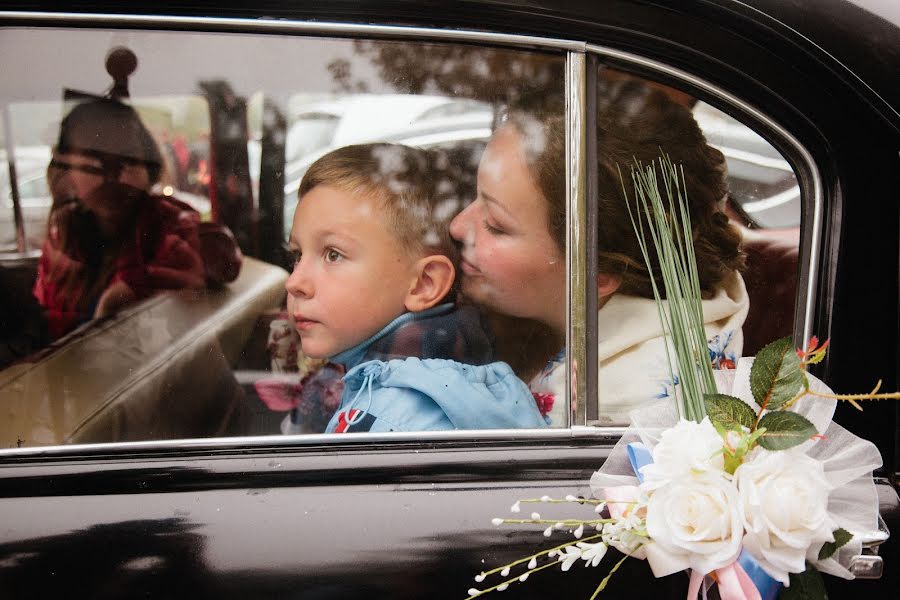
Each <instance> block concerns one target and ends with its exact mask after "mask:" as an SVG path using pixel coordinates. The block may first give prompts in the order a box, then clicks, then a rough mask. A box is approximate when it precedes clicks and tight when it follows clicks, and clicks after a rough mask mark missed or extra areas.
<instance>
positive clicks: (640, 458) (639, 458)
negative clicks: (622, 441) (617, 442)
mask: <svg viewBox="0 0 900 600" xmlns="http://www.w3.org/2000/svg"><path fill="white" fill-rule="evenodd" d="M627 448H628V460H629V462H631V469H632V470H633V471H634V475H635V477H637V478H638V481H639V482H640V483H644V476H643V475H642V474H641V467H643V466H644V465H649V464H653V454H652V453H651V452H650V449H649V448H648V447H647V446H645V445H644V444H642V443H640V442H631V443H630V444H628V446H627Z"/></svg>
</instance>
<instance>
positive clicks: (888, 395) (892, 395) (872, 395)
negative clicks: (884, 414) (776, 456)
mask: <svg viewBox="0 0 900 600" xmlns="http://www.w3.org/2000/svg"><path fill="white" fill-rule="evenodd" d="M879 389H881V380H880V379H879V380H878V383H877V384H875V387H874V388H873V389H872V391H871V392H869V393H867V394H823V393H821V392H814V391H812V390H803V391H802V392H800V393H799V394H797V395H796V396H794V397H793V398H791V400H790V401H788V402H787V403H786V404H785V405H784V408H785V409H787V408H790V407H791V406H793V405H794V404H796V403H797V401H799V400H800V399H801V398H803V397H804V396H807V395H808V396H816V397H818V398H825V399H827V400H845V401H847V402H849V403H850V404H852V405H853V407H854V408H855V409H856V410H862V407H861V406H860V405H859V404H857V401H859V400H900V392H884V393H881V394H879V393H878V390H879Z"/></svg>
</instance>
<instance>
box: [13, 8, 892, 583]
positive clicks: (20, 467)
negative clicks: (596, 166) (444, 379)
mask: <svg viewBox="0 0 900 600" xmlns="http://www.w3.org/2000/svg"><path fill="white" fill-rule="evenodd" d="M564 4H565V5H564V6H557V5H555V4H554V3H549V2H540V1H518V0H509V1H503V2H499V1H493V0H486V1H482V0H477V1H476V0H471V1H470V0H466V1H461V2H455V3H442V2H431V1H428V2H407V1H400V0H393V1H377V2H358V1H351V0H347V1H343V0H336V1H333V2H328V3H316V2H269V1H267V0H260V1H259V2H257V3H255V4H253V5H252V6H251V5H250V4H247V5H244V6H232V5H230V4H228V3H225V4H223V3H211V2H201V1H199V0H198V1H188V2H177V3H169V2H156V3H141V2H135V3H131V4H129V5H128V6H123V5H122V4H121V3H115V2H91V3H88V4H86V5H82V6H78V7H77V8H74V7H72V6H69V5H61V4H58V3H49V2H11V3H6V4H5V5H4V7H3V9H2V11H0V27H2V33H0V71H2V72H3V73H4V76H3V83H2V84H0V89H2V94H0V104H2V106H0V108H2V110H3V121H2V123H0V125H2V126H0V137H2V139H3V141H4V148H5V154H4V156H5V157H6V164H4V165H3V168H4V169H9V176H8V177H3V178H0V183H2V184H3V186H4V189H0V198H2V199H3V200H2V201H0V210H3V211H7V214H4V215H2V217H0V219H2V223H4V227H3V228H2V231H3V235H4V236H5V237H4V238H3V239H0V250H2V251H0V282H2V285H3V289H2V290H0V295H2V296H3V297H4V298H3V311H4V314H3V315H0V324H2V328H3V330H2V335H3V337H4V339H3V345H2V346H0V360H2V367H0V598H49V597H76V598H82V597H83V598H232V597H233V598H247V597H249V598H316V599H318V598H351V597H360V598H362V597H365V598H419V597H422V598H465V597H466V596H467V595H468V594H467V590H468V589H469V588H471V587H472V586H473V580H472V577H473V576H474V575H476V574H477V573H479V572H480V571H482V570H484V569H485V568H487V567H493V566H495V565H499V564H503V563H505V562H509V561H510V560H513V559H515V558H517V557H519V556H523V555H527V554H528V553H530V552H533V550H531V549H532V548H533V547H534V546H535V545H536V544H541V543H542V540H543V538H542V536H541V531H540V530H538V529H530V528H527V527H522V528H503V529H497V528H495V527H494V526H493V525H492V524H491V520H492V518H493V517H496V516H503V515H504V513H506V512H507V510H508V507H509V505H510V504H512V503H513V502H515V501H516V499H519V498H538V497H541V496H543V495H549V496H552V497H563V496H565V495H567V494H570V493H574V494H580V495H585V496H587V495H589V493H590V489H589V487H588V480H589V479H590V476H591V473H592V472H593V471H595V470H596V469H597V468H599V467H600V465H601V464H602V463H603V462H604V460H605V459H606V457H607V456H609V453H610V451H611V449H612V447H613V446H614V445H615V443H616V441H617V440H618V439H619V438H620V436H621V435H622V433H623V431H624V427H625V425H626V424H625V423H608V422H601V421H600V420H598V415H597V404H598V398H597V395H598V392H597V384H596V381H597V379H596V378H597V373H596V370H595V369H593V368H591V367H588V368H586V369H584V368H582V369H581V370H580V371H579V375H581V376H579V377H577V378H571V380H570V381H569V382H568V385H569V386H570V389H571V396H572V398H574V399H576V400H577V401H573V404H572V411H571V414H572V415H573V417H572V422H570V423H561V424H560V423H558V424H557V425H564V426H556V427H554V428H550V429H540V430H486V431H450V432H418V433H392V434H371V433H363V434H356V435H345V436H341V435H330V434H317V433H309V434H303V435H282V434H281V429H280V427H281V424H282V420H283V419H284V416H285V414H284V413H279V412H273V411H272V410H270V409H269V408H268V407H267V406H266V405H264V404H263V403H262V402H261V401H260V398H259V397H258V396H257V393H256V389H257V388H256V386H255V385H254V384H255V383H257V382H259V381H260V380H267V379H271V378H272V377H273V374H272V370H273V366H272V356H271V355H270V352H269V349H267V344H268V343H269V335H270V331H271V329H270V326H271V323H272V322H273V320H277V319H278V318H279V314H280V312H281V311H282V310H283V307H284V301H285V290H284V282H285V280H286V278H287V275H288V271H287V270H286V269H288V268H289V267H290V262H289V257H288V256H287V252H286V246H285V240H284V231H285V229H286V228H285V223H284V215H285V207H284V205H285V203H286V202H287V203H291V202H294V201H295V199H293V198H288V199H287V200H286V199H285V186H286V185H288V187H291V186H292V185H293V183H292V181H286V178H285V172H286V166H287V167H288V170H290V164H291V162H292V161H293V163H296V164H297V165H307V164H308V162H309V159H312V158H314V157H315V153H316V152H319V153H321V152H322V151H323V149H324V148H329V147H331V146H332V145H340V138H339V137H337V133H336V132H338V131H341V129H340V128H341V127H344V128H349V129H350V130H351V131H352V135H351V136H350V137H349V138H348V139H349V140H350V141H349V142H347V143H350V142H352V141H354V140H401V141H405V142H407V143H413V144H418V145H422V146H424V147H440V148H443V149H446V150H447V151H448V152H449V153H450V155H451V156H453V157H454V159H453V160H454V161H456V163H457V166H458V167H459V168H458V171H459V173H460V177H461V179H463V180H465V178H466V175H465V174H468V176H470V177H471V176H474V170H475V168H476V167H477V164H478V158H479V156H480V152H481V151H482V149H483V147H484V143H485V142H486V140H487V138H488V137H489V135H490V131H491V129H492V127H494V126H496V124H497V119H498V115H500V114H501V113H502V112H503V111H504V110H505V109H506V108H508V107H510V106H524V107H527V108H533V109H536V110H538V109H539V110H542V111H550V112H555V113H557V114H558V115H560V116H562V117H564V118H565V123H566V128H567V134H568V135H567V155H566V160H567V165H566V167H567V172H568V174H569V175H568V176H569V178H570V181H571V185H570V189H569V190H568V194H569V196H568V201H569V202H568V206H569V212H568V215H567V221H568V223H567V227H568V230H569V232H570V235H569V238H568V239H569V240H570V241H569V246H568V259H569V260H568V263H569V267H568V268H569V269H570V271H569V274H570V278H571V281H572V283H571V285H570V291H569V298H568V313H569V335H568V345H567V351H568V352H567V355H568V356H569V360H570V361H571V362H570V364H572V365H590V364H592V362H593V364H596V353H595V352H592V348H594V349H595V348H596V344H597V338H598V332H597V330H596V321H595V320H594V319H591V318H589V315H591V314H592V313H593V314H595V311H596V303H597V298H596V293H594V292H595V291H594V292H592V291H591V290H590V288H591V287H592V286H590V285H586V284H585V282H586V281H591V280H592V277H593V270H594V269H596V256H592V255H591V254H592V253H590V252H588V251H587V250H586V248H588V247H589V246H588V245H587V244H586V241H585V240H586V238H585V236H586V235H587V238H588V240H590V234H589V232H588V223H591V222H593V221H592V219H594V218H596V214H595V213H596V209H595V206H596V205H595V200H596V199H595V198H593V197H592V193H593V191H592V190H593V187H592V184H591V182H590V173H589V169H588V167H587V165H590V164H593V163H592V161H594V156H595V153H596V152H597V148H596V144H594V143H592V142H591V141H590V140H591V135H590V133H591V131H592V129H591V128H593V127H595V126H596V123H595V120H594V119H593V118H592V117H591V115H592V114H595V113H596V104H597V102H598V93H599V92H598V90H602V89H603V88H604V86H605V85H607V84H609V83H610V82H623V81H624V82H627V83H629V84H632V85H636V86H642V87H644V88H648V89H650V88H652V89H654V90H662V91H663V92H664V93H665V94H666V95H668V96H669V98H671V99H673V100H675V101H677V102H680V103H682V104H684V105H685V106H687V107H689V108H690V110H691V111H692V112H693V114H694V116H695V118H696V120H697V122H698V123H699V124H700V126H701V128H702V129H703V131H704V134H705V135H706V137H707V139H708V140H709V141H710V143H711V144H712V145H714V146H716V147H717V148H719V149H720V150H721V151H722V152H723V154H724V155H725V157H726V159H727V161H728V170H729V187H730V199H729V201H728V202H729V206H728V214H729V215H730V217H731V218H732V220H733V222H734V223H735V224H737V225H738V226H739V227H740V228H741V230H742V232H743V233H744V240H745V242H744V250H745V252H746V254H747V258H748V266H747V271H746V272H745V273H744V279H745V281H746V282H747V289H748V294H749V296H750V306H751V308H750V313H749V314H748V317H747V321H746V323H745V325H744V329H745V332H746V341H745V349H744V354H745V355H753V354H755V353H756V352H757V351H758V350H759V348H760V347H761V346H762V345H763V344H764V343H765V342H768V341H771V340H773V339H775V338H777V337H780V336H785V335H787V336H792V337H793V340H794V342H795V345H801V344H802V343H803V340H806V339H808V338H809V337H810V336H812V335H817V336H818V337H819V338H821V339H825V338H828V339H830V340H831V349H830V351H829V354H828V357H827V359H826V360H825V361H824V362H823V363H822V364H820V365H817V366H816V367H815V369H814V370H813V371H812V372H813V373H814V374H815V375H816V376H818V377H819V378H821V379H822V380H824V381H825V382H826V383H827V384H828V385H829V386H830V387H832V388H833V389H834V390H837V391H839V392H858V391H863V390H869V389H871V388H872V386H873V385H874V383H875V382H876V381H878V380H882V382H883V383H882V389H883V390H894V389H898V386H900V356H898V350H900V343H898V340H900V299H898V290H900V279H898V277H900V275H898V274H900V263H898V260H900V241H898V240H900V210H898V204H897V199H898V197H900V178H898V175H897V173H898V170H900V86H898V85H897V73H898V72H900V12H898V11H897V10H896V9H895V8H894V6H893V5H892V4H891V3H888V2H881V3H879V2H871V1H866V2H863V1H862V0H827V1H822V2H817V3H814V4H811V3H799V2H783V1H778V0H744V1H740V2H739V1H737V0H715V1H713V0H693V1H690V2H687V1H681V0H658V1H653V2H650V1H644V0H614V1H609V2H569V3H564ZM72 11H77V12H72ZM117 47H125V48H127V49H128V50H129V51H130V52H131V53H132V55H133V56H134V57H136V59H137V65H136V70H134V72H133V73H132V74H131V76H130V79H129V87H130V90H129V92H130V98H131V103H132V104H133V106H135V107H136V109H137V110H138V112H139V114H140V116H141V119H142V120H143V121H144V123H145V124H146V126H147V128H148V130H149V131H150V132H151V133H152V135H153V136H154V138H155V139H156V141H157V143H158V144H159V146H160V147H161V148H162V150H163V155H164V159H165V162H166V167H167V169H166V171H167V174H168V175H167V177H164V178H163V179H161V181H160V182H159V188H158V189H156V190H155V192H154V193H157V194H159V195H161V196H166V197H171V198H175V199H178V198H180V199H182V200H184V201H186V202H187V204H190V205H191V206H193V207H194V208H196V209H198V211H199V213H201V216H202V218H203V219H204V220H207V221H211V222H215V223H219V224H224V225H227V226H228V227H229V228H230V229H231V231H232V232H233V234H234V238H235V240H236V241H237V243H238V244H239V245H240V247H241V250H242V252H243V255H244V260H243V266H242V268H241V272H240V275H239V276H238V277H237V279H235V280H234V281H233V282H231V283H228V284H225V285H218V286H212V287H210V288H208V289H205V290H201V291H175V292H172V291H169V292H164V293H161V294H157V295H154V296H152V297H150V298H148V299H145V300H143V301H141V302H138V303H136V304H134V305H131V306H129V307H127V308H126V309H124V310H123V311H122V312H119V313H118V314H117V315H115V316H112V317H106V318H103V319H99V320H93V321H90V322H87V323H84V324H82V325H80V327H78V328H77V329H75V330H74V331H71V332H69V333H68V334H67V335H65V336H64V337H61V338H59V339H56V340H54V341H52V342H50V341H49V339H48V334H47V331H46V327H44V328H42V326H41V324H40V310H39V308H37V307H36V306H35V305H34V300H33V297H32V296H31V289H32V286H33V285H34V281H35V275H36V269H37V263H38V260H39V258H40V245H39V244H38V242H39V241H40V240H42V239H43V237H44V235H45V233H46V232H45V231H43V225H40V228H39V229H38V230H35V227H36V226H35V225H34V223H35V222H40V221H41V219H37V220H35V219H33V218H29V219H27V220H26V219H25V218H24V217H23V212H22V208H23V203H22V201H21V194H22V190H21V189H19V188H18V187H17V186H16V185H14V184H15V183H16V182H20V183H19V186H21V185H22V184H23V183H24V181H25V180H24V177H25V176H28V177H32V176H33V171H34V169H32V170H31V171H29V172H27V173H24V172H23V173H18V174H17V173H16V170H15V167H16V160H17V159H14V157H15V156H16V153H17V152H19V153H20V155H21V156H25V155H26V154H27V153H31V154H42V153H43V154H49V148H50V147H52V146H53V145H54V144H55V143H56V135H57V130H58V127H59V121H60V119H61V118H62V116H63V115H64V114H65V110H66V109H67V105H66V101H65V97H64V92H63V90H64V89H74V90H82V91H88V92H91V93H94V94H103V93H104V92H105V91H106V90H108V89H109V88H110V75H109V74H108V73H107V71H106V70H105V69H104V59H105V57H106V56H107V55H108V53H109V52H110V50H111V49H113V48H117ZM397 95H403V96H404V97H408V102H405V103H403V105H402V106H400V105H399V104H397V105H396V106H394V109H393V110H394V111H401V112H403V111H405V112H403V114H401V118H399V119H398V118H397V115H395V114H389V111H390V110H392V109H390V108H388V107H389V106H390V105H391V104H392V102H385V101H384V99H385V98H394V97H396V96H397ZM69 97H70V98H71V95H69ZM354 103H356V104H359V103H362V104H363V105H364V106H372V107H373V108H372V109H371V110H364V111H361V113H362V117H361V118H359V119H358V121H356V122H354V123H351V124H348V123H347V122H344V123H342V122H341V119H342V118H344V115H345V114H346V115H350V114H351V112H350V111H346V112H341V111H343V110H344V108H342V107H344V106H347V105H350V104H354ZM323 107H324V108H323ZM331 109H333V110H331ZM378 111H384V112H383V114H382V115H381V116H379V114H374V113H378ZM404 117H405V119H406V120H405V121H404V119H403V118H404ZM347 118H350V117H347ZM354 118H355V117H354ZM298 123H299V124H300V125H298ZM310 123H312V125H310ZM304 127H305V128H306V129H304ZM307 129H308V130H309V131H310V132H311V133H309V135H310V136H311V138H310V140H309V141H308V143H306V142H304V143H306V145H305V146H304V143H297V142H292V148H293V150H292V156H290V157H286V152H285V147H286V137H287V134H288V132H291V131H295V132H296V131H306V130H307ZM411 131H412V132H415V135H413V134H411V133H410V132H411ZM313 138H314V139H313ZM35 148H37V150H35ZM304 152H306V154H304ZM29 155H30V154H29ZM288 159H289V160H288ZM304 161H306V162H304ZM304 168H305V166H304ZM292 177H293V176H292ZM471 183H472V182H471V181H468V182H466V181H463V185H471ZM294 187H295V186H294ZM294 187H291V189H294ZM7 199H9V202H7ZM43 206H44V207H45V209H46V210H49V208H50V203H49V201H48V202H46V203H45V204H44V205H43ZM32 210H33V207H32ZM29 216H30V217H33V215H30V213H29ZM7 225H8V226H7ZM29 229H30V230H29ZM210 251H215V248H213V249H212V250H210ZM276 379H277V377H276ZM599 402H600V403H602V402H603V399H602V398H599ZM835 419H836V421H838V422H839V423H841V424H842V425H844V426H845V427H846V428H848V429H850V430H851V431H853V432H855V433H856V434H857V435H859V436H861V437H865V438H867V439H870V440H872V441H873V442H874V443H875V444H876V445H877V446H878V448H879V449H880V451H881V454H882V459H883V467H882V468H881V469H880V470H879V471H877V472H876V473H875V476H876V481H877V483H878V490H879V498H880V502H881V513H882V517H883V519H884V521H885V523H886V526H887V528H888V529H890V530H891V531H892V532H894V533H896V532H897V531H900V501H898V497H897V491H896V490H897V488H896V485H897V474H898V459H900V445H898V431H900V412H898V407H897V404H896V403H891V402H879V403H869V404H867V405H866V406H865V411H864V412H862V413H859V412H857V411H855V410H854V409H853V408H852V407H850V406H843V405H841V406H840V407H839V408H838V412H837V414H836V417H835ZM898 549H900V545H898V542H897V540H896V535H894V537H893V538H892V539H889V540H888V541H887V542H885V543H884V544H881V545H880V546H879V545H877V544H874V543H873V544H871V545H870V547H869V548H867V549H866V550H865V553H864V555H862V556H860V557H859V560H858V561H857V564H856V566H855V567H854V571H855V572H856V573H857V575H858V578H857V579H856V580H854V581H844V580H839V579H836V578H826V582H827V585H828V588H829V590H830V593H831V597H835V598H843V597H849V596H850V595H851V594H852V595H858V596H860V597H872V598H882V597H883V598H892V597H894V596H895V594H896V591H894V592H892V591H891V590H896V589H898V585H900V583H898V570H897V569H896V568H895V562H896V561H898V560H900V550H898ZM604 564H606V565H608V564H612V563H604ZM598 574H599V575H598ZM603 574H604V573H603V572H602V571H601V570H599V569H590V568H580V567H579V568H575V569H573V570H572V571H571V572H569V573H561V572H559V571H558V570H556V569H552V570H548V571H546V572H544V573H542V574H541V575H540V576H535V577H534V578H533V579H531V580H529V582H528V584H527V585H518V586H513V587H511V588H510V590H509V591H507V592H505V593H506V594H512V595H514V596H515V597H558V596H560V595H561V593H562V591H565V593H566V594H568V595H570V596H572V597H584V598H587V597H589V596H590V593H591V591H592V590H593V589H594V588H595V587H596V584H597V582H598V581H599V579H600V578H602V576H603ZM648 575H649V571H648V570H647V567H646V565H645V564H644V563H642V562H641V561H636V560H634V561H627V562H626V563H625V565H624V566H623V568H622V569H621V570H620V571H619V572H618V573H617V574H616V575H615V576H614V577H613V578H612V580H611V582H610V585H609V587H608V588H607V590H606V591H605V592H604V593H605V594H606V595H607V596H611V597H669V596H671V597H679V596H682V597H683V596H684V594H685V591H686V590H687V585H688V579H687V577H685V576H684V575H682V574H676V575H671V576H669V577H666V578H663V579H660V580H655V579H653V578H651V577H649V576H648Z"/></svg>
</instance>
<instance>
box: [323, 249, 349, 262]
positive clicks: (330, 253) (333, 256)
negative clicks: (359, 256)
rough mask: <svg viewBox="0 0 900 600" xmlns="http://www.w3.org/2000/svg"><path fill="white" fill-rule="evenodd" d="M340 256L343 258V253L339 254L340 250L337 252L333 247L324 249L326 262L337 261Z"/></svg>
mask: <svg viewBox="0 0 900 600" xmlns="http://www.w3.org/2000/svg"><path fill="white" fill-rule="evenodd" d="M342 258H344V255H343V254H341V253H340V252H338V251H337V250H335V249H334V248H328V249H327V250H325V262H328V263H333V262H338V261H339V260H341V259H342Z"/></svg>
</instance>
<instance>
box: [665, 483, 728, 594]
mask: <svg viewBox="0 0 900 600" xmlns="http://www.w3.org/2000/svg"><path fill="white" fill-rule="evenodd" d="M647 533H648V534H649V535H650V539H651V540H653V543H654V544H653V545H655V546H657V547H656V548H653V549H652V550H651V549H648V552H649V553H650V554H653V555H654V556H655V555H660V556H663V557H665V562H667V563H668V564H680V565H682V566H689V567H690V568H691V569H695V570H696V571H697V572H699V573H703V574H706V573H709V572H710V571H714V570H715V569H719V568H721V567H724V566H727V565H729V564H731V563H732V562H734V560H735V559H736V558H737V556H738V554H739V553H740V550H741V535H742V534H743V523H742V519H741V513H740V507H739V506H738V496H737V490H736V489H735V487H734V484H733V483H732V482H731V481H730V480H729V479H728V478H726V477H725V476H724V474H717V473H715V472H709V473H706V474H704V475H695V476H693V477H686V478H684V479H681V480H676V481H672V482H671V483H669V484H668V485H665V486H662V487H660V488H658V489H657V490H655V491H654V492H653V493H652V495H651V496H650V500H649V502H648V503H647ZM657 551H661V552H657ZM652 566H653V565H652V564H651V567H652ZM654 573H655V574H656V568H654ZM657 576H658V577H659V576H660V575H659V574H657Z"/></svg>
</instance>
